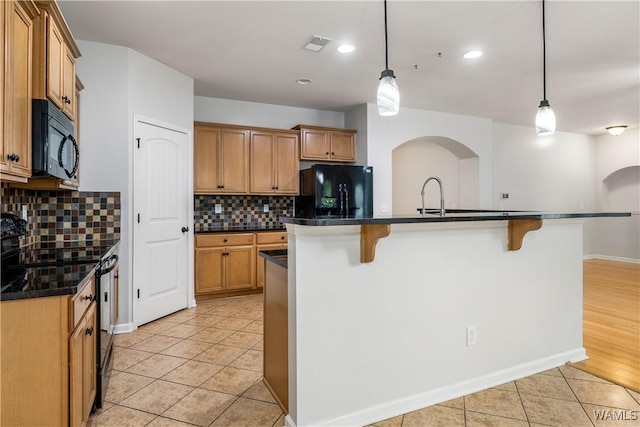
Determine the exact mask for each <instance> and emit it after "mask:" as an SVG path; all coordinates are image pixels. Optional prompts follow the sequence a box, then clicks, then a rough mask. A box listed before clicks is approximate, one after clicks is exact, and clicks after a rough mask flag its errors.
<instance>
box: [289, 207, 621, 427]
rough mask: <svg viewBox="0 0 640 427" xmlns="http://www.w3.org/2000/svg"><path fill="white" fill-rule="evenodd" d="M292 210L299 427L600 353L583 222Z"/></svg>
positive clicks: (357, 418)
mask: <svg viewBox="0 0 640 427" xmlns="http://www.w3.org/2000/svg"><path fill="white" fill-rule="evenodd" d="M598 216H612V217H615V216H629V214H628V213H609V212H607V213H539V212H528V213H524V212H484V213H483V212H457V213H447V214H446V215H445V216H444V217H440V216H437V215H431V214H425V216H416V217H389V218H364V219H356V218H312V219H307V218H282V222H284V223H285V224H286V227H287V231H288V234H289V237H288V240H289V248H288V268H287V278H288V310H287V311H288V335H289V337H288V367H289V370H288V378H289V380H288V386H289V387H288V409H289V414H288V415H287V418H286V423H287V425H288V426H294V425H297V426H303V425H304V426H309V425H367V424H371V423H375V422H377V421H380V420H383V419H387V418H391V417H394V416H396V415H399V414H403V413H408V412H411V411H414V410H417V409H419V408H423V407H426V406H430V405H433V404H436V403H440V402H443V401H446V400H449V399H453V398H456V397H459V396H462V395H465V394H469V393H473V392H476V391H479V390H483V389H486V388H489V387H494V386H497V385H499V384H502V383H505V382H508V381H512V380H515V379H518V378H521V377H524V376H527V375H531V374H535V373H538V372H542V371H545V370H548V369H551V368H554V367H557V366H560V365H562V364H564V363H566V362H569V361H571V362H574V361H578V360H583V359H585V358H586V354H585V350H584V348H583V346H582V260H583V241H582V240H583V238H582V235H583V223H584V219H585V218H590V217H598Z"/></svg>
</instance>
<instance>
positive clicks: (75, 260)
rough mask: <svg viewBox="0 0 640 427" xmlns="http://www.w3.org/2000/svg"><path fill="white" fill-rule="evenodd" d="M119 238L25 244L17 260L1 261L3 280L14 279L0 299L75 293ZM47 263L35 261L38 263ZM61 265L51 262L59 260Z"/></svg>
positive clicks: (9, 299)
mask: <svg viewBox="0 0 640 427" xmlns="http://www.w3.org/2000/svg"><path fill="white" fill-rule="evenodd" d="M118 243H119V242H118V241H116V240H109V241H104V240H102V241H90V240H87V241H84V240H80V241H78V240H76V241H64V242H38V243H34V244H32V245H28V246H25V247H24V248H23V250H22V252H21V253H20V257H19V262H17V263H16V264H14V265H5V264H3V265H2V283H3V287H4V285H5V283H7V282H8V281H10V280H11V279H15V280H14V281H12V282H13V285H12V286H11V287H9V288H7V289H5V290H4V291H3V292H2V293H0V301H11V300H20V299H29V298H40V297H50V296H64V295H74V294H76V293H77V292H78V291H79V290H80V289H82V287H83V286H84V285H85V284H86V283H87V281H89V280H90V279H91V277H93V275H94V274H95V272H96V269H97V268H98V265H99V262H100V259H101V258H103V257H105V256H107V255H109V254H110V253H111V251H113V250H115V249H116V247H117V245H118ZM42 263H44V264H49V265H44V266H41V265H37V264H42ZM61 263H64V265H54V264H61Z"/></svg>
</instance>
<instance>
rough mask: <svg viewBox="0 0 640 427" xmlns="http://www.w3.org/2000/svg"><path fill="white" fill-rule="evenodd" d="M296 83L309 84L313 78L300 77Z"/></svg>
mask: <svg viewBox="0 0 640 427" xmlns="http://www.w3.org/2000/svg"><path fill="white" fill-rule="evenodd" d="M296 83H298V84H299V85H308V84H311V79H298V80H296Z"/></svg>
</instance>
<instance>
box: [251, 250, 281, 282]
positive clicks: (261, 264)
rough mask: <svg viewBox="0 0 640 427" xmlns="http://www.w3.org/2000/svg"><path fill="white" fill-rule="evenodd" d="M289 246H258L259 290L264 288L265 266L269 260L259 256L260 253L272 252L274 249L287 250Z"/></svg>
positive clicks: (257, 278) (257, 277) (257, 274)
mask: <svg viewBox="0 0 640 427" xmlns="http://www.w3.org/2000/svg"><path fill="white" fill-rule="evenodd" d="M286 248H287V245H283V244H274V245H258V247H257V250H256V286H257V287H258V288H263V287H264V276H265V274H264V273H265V266H266V264H265V263H266V262H267V260H265V259H264V258H262V257H261V256H260V255H258V252H260V251H271V250H274V249H286Z"/></svg>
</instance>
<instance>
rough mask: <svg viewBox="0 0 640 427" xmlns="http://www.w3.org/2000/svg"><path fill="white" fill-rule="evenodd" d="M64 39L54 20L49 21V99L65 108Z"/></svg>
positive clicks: (59, 106)
mask: <svg viewBox="0 0 640 427" xmlns="http://www.w3.org/2000/svg"><path fill="white" fill-rule="evenodd" d="M63 57H64V39H63V38H62V34H61V33H60V29H59V28H58V25H57V24H56V23H55V21H54V20H53V19H48V21H47V97H48V98H49V99H50V100H51V102H53V103H54V104H56V105H57V106H58V108H60V109H62V108H63V102H62V58H63Z"/></svg>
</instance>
